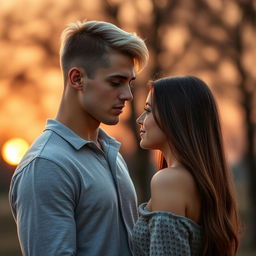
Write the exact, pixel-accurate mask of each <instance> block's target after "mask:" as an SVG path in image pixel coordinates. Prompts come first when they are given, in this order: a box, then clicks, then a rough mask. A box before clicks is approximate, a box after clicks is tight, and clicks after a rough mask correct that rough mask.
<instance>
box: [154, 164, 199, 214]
mask: <svg viewBox="0 0 256 256" xmlns="http://www.w3.org/2000/svg"><path fill="white" fill-rule="evenodd" d="M195 187H196V184H195V181H194V178H193V176H192V174H191V173H190V172H189V171H188V170H187V169H185V168H184V167H169V168H165V169H162V170H159V171H158V172H157V173H156V174H155V175H154V176H153V178H152V180H151V209H152V211H168V212H173V213H175V214H178V215H182V216H186V208H187V202H188V199H189V197H190V196H191V193H195V192H194V191H195Z"/></svg>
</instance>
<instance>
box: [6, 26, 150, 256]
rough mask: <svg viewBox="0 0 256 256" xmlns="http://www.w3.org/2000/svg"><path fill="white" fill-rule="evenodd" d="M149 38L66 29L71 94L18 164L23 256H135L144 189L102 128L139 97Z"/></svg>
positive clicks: (16, 197)
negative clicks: (133, 235) (138, 77)
mask: <svg viewBox="0 0 256 256" xmlns="http://www.w3.org/2000/svg"><path fill="white" fill-rule="evenodd" d="M147 59H148V51H147V48H146V46H145V43H144V42H143V40H141V39H140V38H139V37H137V36H136V35H135V34H131V33H127V32H125V31H123V30H121V29H119V28H117V27H116V26H114V25H113V24H110V23H107V22H99V21H89V22H83V23H81V22H76V23H73V24H70V25H69V26H68V27H67V28H66V29H65V30H64V32H63V34H62V47H61V51H60V62H61V67H62V71H63V77H64V92H63V97H62V100H61V104H60V108H59V111H58V113H57V117H56V120H48V122H47V125H46V128H45V130H44V132H43V134H42V135H41V136H40V137H39V138H38V139H37V140H36V141H35V142H34V144H33V145H32V147H31V148H30V150H29V151H28V153H27V154H26V156H25V157H24V159H23V160H22V162H21V163H20V165H19V166H18V167H17V169H16V171H15V173H14V176H13V179H12V182H11V188H10V204H11V207H12V211H13V215H14V218H15V220H16V222H17V227H18V236H19V241H20V244H21V249H22V253H23V255H33V256H40V255H43V256H46V255H47V256H57V255H61V256H64V255H77V256H78V255H83V256H84V255H86V256H103V255H104V256H120V255H122V256H130V255H131V251H130V245H129V236H130V232H131V229H132V226H133V224H134V221H135V219H136V217H137V210H136V195H135V190H134V187H133V184H132V182H131V179H130V177H129V174H128V170H127V167H126V164H125V162H124V160H123V158H122V156H121V155H120V153H119V147H120V144H119V143H118V142H117V141H115V140H114V139H113V138H111V137H110V136H108V135H107V134H106V133H105V132H104V131H103V130H102V129H100V128H99V125H100V123H101V122H102V123H104V124H108V125H115V124H117V123H118V121H119V115H120V114H121V113H122V111H123V108H124V106H125V102H126V101H129V100H132V98H133V96H132V93H131V88H130V86H131V84H132V82H133V80H134V79H135V68H137V69H138V70H139V69H141V68H142V67H143V66H144V65H145V63H146V62H147Z"/></svg>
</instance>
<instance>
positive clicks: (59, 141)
mask: <svg viewBox="0 0 256 256" xmlns="http://www.w3.org/2000/svg"><path fill="white" fill-rule="evenodd" d="M69 151H70V146H69V145H68V143H67V142H66V141H65V140H64V139H63V138H61V137H60V136H58V135H57V134H56V133H54V132H53V131H45V132H43V133H42V134H41V135H40V136H39V137H38V138H37V139H36V140H35V141H34V143H33V144H32V145H31V147H30V148H29V150H28V151H27V153H26V154H25V156H24V157H23V159H22V161H21V163H20V164H19V166H18V167H17V172H18V171H21V170H22V169H24V167H26V166H27V165H29V164H30V163H31V162H32V161H34V160H35V159H46V160H48V161H49V162H52V163H56V164H57V163H58V162H59V161H60V159H61V160H63V159H65V158H64V156H66V155H67V153H68V152H69Z"/></svg>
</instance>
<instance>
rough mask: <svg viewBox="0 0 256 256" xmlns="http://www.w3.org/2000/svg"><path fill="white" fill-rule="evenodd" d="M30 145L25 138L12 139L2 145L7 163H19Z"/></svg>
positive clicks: (3, 155)
mask: <svg viewBox="0 0 256 256" xmlns="http://www.w3.org/2000/svg"><path fill="white" fill-rule="evenodd" d="M28 147H29V144H28V143H27V142H26V141H25V140H23V139H20V138H13V139H10V140H8V141H7V142H6V143H5V144H4V145H3V147H2V157H3V159H4V161H5V162H6V163H8V164H10V165H18V164H19V162H20V161H21V159H22V157H23V156H24V154H25V153H26V151H27V149H28Z"/></svg>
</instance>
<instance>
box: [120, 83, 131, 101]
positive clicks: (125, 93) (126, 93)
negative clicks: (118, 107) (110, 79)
mask: <svg viewBox="0 0 256 256" xmlns="http://www.w3.org/2000/svg"><path fill="white" fill-rule="evenodd" d="M120 99H122V100H127V101H132V100H133V94H132V91H131V88H130V86H129V85H128V86H125V87H124V88H123V90H122V91H121V94H120Z"/></svg>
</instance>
